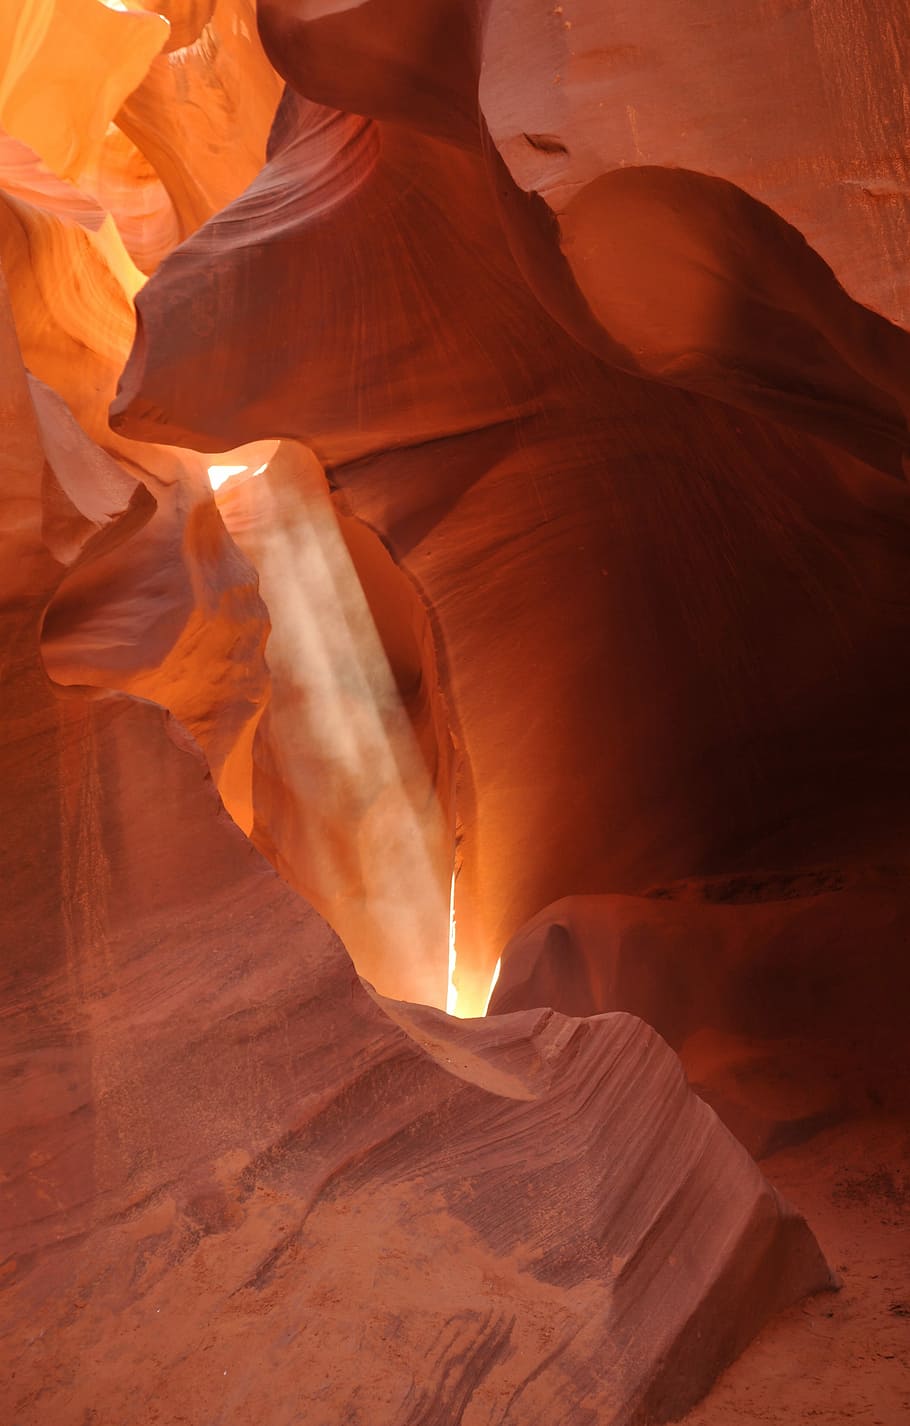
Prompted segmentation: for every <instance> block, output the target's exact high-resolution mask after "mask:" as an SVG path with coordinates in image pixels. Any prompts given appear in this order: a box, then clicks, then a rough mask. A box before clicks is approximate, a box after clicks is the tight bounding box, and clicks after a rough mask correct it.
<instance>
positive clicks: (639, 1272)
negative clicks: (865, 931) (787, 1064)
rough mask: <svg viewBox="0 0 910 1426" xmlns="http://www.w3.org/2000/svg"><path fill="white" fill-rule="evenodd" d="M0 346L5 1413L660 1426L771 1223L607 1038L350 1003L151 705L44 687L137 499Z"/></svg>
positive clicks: (799, 1276)
mask: <svg viewBox="0 0 910 1426" xmlns="http://www.w3.org/2000/svg"><path fill="white" fill-rule="evenodd" d="M0 332H2V342H3V359H4V360H3V366H2V368H0V370H2V373H3V376H2V380H3V389H2V393H0V395H2V402H3V409H4V411H5V412H6V413H7V420H8V423H9V440H8V442H7V445H6V447H5V449H4V455H3V490H4V498H5V504H4V509H5V511H6V512H7V513H6V518H5V520H4V524H3V526H2V538H3V541H4V561H3V571H4V584H3V588H2V603H0V618H2V623H0V639H2V644H0V650H2V661H0V668H2V676H3V707H4V725H3V739H2V742H0V771H2V776H0V789H2V791H0V798H2V803H3V806H2V815H0V829H2V830H0V864H2V879H3V884H4V886H5V887H6V888H7V891H8V900H7V901H6V904H5V907H4V927H3V939H4V944H5V946H6V947H7V956H6V960H5V964H4V968H3V999H4V1006H5V1011H6V1014H5V1016H4V1030H3V1042H2V1048H0V1056H2V1062H3V1065H4V1070H5V1077H6V1078H7V1080H8V1082H9V1083H10V1084H11V1085H12V1086H13V1090H12V1093H10V1094H8V1095H7V1096H6V1097H5V1098H4V1102H3V1124H2V1130H3V1143H4V1164H5V1171H4V1190H3V1191H4V1197H5V1199H6V1202H5V1204H4V1209H3V1213H2V1223H3V1252H4V1289H5V1294H6V1301H7V1304H8V1311H7V1312H6V1313H5V1314H4V1323H5V1326H4V1329H3V1336H2V1343H3V1356H4V1372H3V1380H4V1388H3V1391H4V1397H5V1408H4V1409H5V1414H6V1415H7V1416H8V1417H9V1419H15V1420H17V1421H19V1422H22V1423H24V1426H30V1423H37V1422H38V1421H46V1420H47V1419H48V1415H49V1414H50V1416H51V1417H52V1418H53V1419H54V1421H55V1422H59V1423H60V1426H71V1423H72V1426H75V1423H77V1422H78V1423H82V1422H84V1421H85V1420H86V1419H87V1417H92V1416H99V1417H101V1418H105V1417H109V1418H110V1419H114V1418H116V1419H118V1420H124V1421H125V1420H129V1421H136V1422H138V1421H144V1420H151V1419H152V1418H153V1417H155V1416H158V1415H161V1414H162V1413H163V1414H164V1415H165V1416H166V1417H167V1418H168V1419H177V1418H178V1417H179V1416H180V1415H183V1416H185V1417H186V1416H188V1418H189V1419H190V1420H193V1421H199V1422H202V1421H207V1420H212V1419H213V1418H214V1417H215V1416H216V1415H218V1414H221V1413H223V1412H224V1411H225V1410H227V1411H230V1412H231V1413H232V1414H234V1415H239V1416H243V1417H246V1418H248V1419H250V1420H265V1419H268V1420H269V1421H270V1422H272V1423H277V1422H283V1421H286V1422H290V1421H292V1420H295V1419H300V1417H301V1415H302V1416H304V1417H305V1418H306V1419H315V1417H316V1416H318V1415H322V1416H324V1417H325V1419H330V1420H347V1421H352V1420H356V1419H366V1418H367V1416H368V1417H369V1419H370V1421H371V1422H376V1423H385V1422H387V1423H389V1426H391V1424H392V1423H401V1422H404V1421H411V1422H414V1423H417V1422H425V1421H428V1420H430V1419H434V1420H440V1421H452V1422H454V1421H458V1420H463V1419H466V1413H467V1412H468V1411H469V1410H470V1413H471V1414H472V1415H474V1416H475V1417H476V1418H477V1419H481V1420H486V1419H490V1418H491V1414H492V1413H493V1412H494V1411H499V1410H501V1409H502V1408H503V1406H505V1409H506V1410H507V1411H512V1410H514V1409H517V1408H518V1403H519V1402H520V1409H521V1411H522V1413H523V1414H525V1416H526V1417H527V1418H528V1419H537V1420H543V1419H550V1418H551V1417H552V1414H553V1412H554V1411H555V1410H559V1411H561V1412H568V1413H569V1414H570V1415H571V1416H572V1418H573V1419H574V1420H576V1421H578V1422H586V1421H587V1422H591V1423H592V1426H593V1423H594V1422H595V1421H597V1420H601V1419H603V1417H604V1414H605V1413H606V1414H609V1416H610V1418H611V1419H612V1420H614V1421H616V1422H617V1423H619V1422H631V1421H632V1420H633V1419H640V1418H641V1416H642V1415H645V1416H649V1417H651V1418H654V1417H658V1418H661V1419H663V1418H666V1417H668V1416H672V1415H673V1414H674V1413H675V1412H678V1411H679V1410H680V1409H681V1408H683V1407H685V1406H686V1405H687V1404H688V1403H689V1402H690V1401H692V1400H693V1399H694V1398H696V1397H697V1396H698V1395H699V1394H700V1392H702V1391H703V1390H704V1388H705V1386H706V1385H707V1383H708V1382H709V1381H710V1380H711V1378H712V1376H713V1375H714V1374H715V1373H716V1371H717V1370H718V1368H719V1367H720V1366H722V1365H723V1363H724V1362H725V1361H727V1360H728V1359H729V1358H730V1356H731V1355H733V1354H734V1353H735V1352H736V1351H737V1350H738V1349H739V1348H740V1347H741V1346H742V1344H743V1342H744V1341H745V1340H746V1339H747V1338H748V1337H749V1336H750V1335H751V1333H752V1332H754V1330H755V1328H756V1327H757V1326H758V1325H759V1323H760V1322H761V1321H762V1319H763V1318H764V1316H765V1315H766V1314H767V1313H768V1311H769V1310H773V1309H774V1308H776V1307H778V1306H780V1305H782V1304H784V1303H786V1302H788V1301H790V1300H792V1299H793V1298H794V1297H796V1296H798V1295H800V1294H802V1293H804V1292H805V1291H807V1290H811V1289H814V1288H819V1287H821V1286H824V1285H825V1284H826V1283H827V1282H828V1280H829V1278H828V1272H827V1269H826V1268H825V1266H824V1263H823V1260H822V1258H821V1255H820V1253H819V1251H818V1248H817V1246H816V1244H815V1242H814V1239H813V1238H812V1236H811V1234H810V1233H809V1231H808V1229H807V1228H806V1226H805V1224H804V1223H803V1222H802V1220H801V1219H799V1218H798V1217H797V1216H795V1215H794V1214H793V1212H792V1210H789V1209H788V1208H786V1207H785V1206H784V1205H783V1204H782V1203H781V1201H780V1200H779V1199H778V1197H777V1195H776V1194H775V1193H774V1192H773V1191H772V1190H770V1189H769V1188H768V1187H767V1186H766V1185H765V1184H764V1183H763V1181H762V1179H761V1177H760V1175H759V1174H758V1171H757V1170H756V1169H755V1167H754V1165H752V1164H751V1162H750V1161H749V1159H748V1157H747V1156H746V1155H745V1153H744V1152H743V1151H742V1150H741V1149H740V1148H739V1147H738V1146H737V1145H736V1143H735V1142H734V1140H733V1139H732V1138H731V1137H730V1136H729V1135H728V1134H727V1132H726V1131H725V1130H724V1129H723V1128H722V1127H721V1125H720V1124H719V1122H718V1120H717V1119H716V1118H715V1116H714V1115H713V1113H712V1112H711V1111H710V1110H709V1109H708V1108H707V1107H706V1106H704V1105H703V1104H702V1103H701V1102H700V1101H699V1100H698V1099H696V1098H695V1096H694V1095H692V1094H691V1092H690V1091H688V1090H687V1088H686V1086H685V1083H684V1080H683V1076H682V1073H681V1070H680V1068H679V1065H678V1062H677V1061H676V1059H675V1057H674V1056H673V1055H672V1053H671V1052H670V1051H669V1050H668V1049H667V1047H666V1046H665V1045H664V1044H663V1042H662V1041H661V1040H660V1039H659V1037H658V1036H657V1035H656V1034H655V1033H654V1032H653V1031H652V1030H650V1029H649V1028H648V1027H646V1026H644V1025H643V1024H642V1023H641V1022H640V1021H637V1020H635V1019H633V1018H631V1017H626V1016H611V1017H606V1018H603V1019H599V1020H594V1021H577V1020H567V1019H565V1018H563V1017H560V1016H558V1015H553V1014H552V1013H550V1012H546V1013H545V1014H544V1015H542V1016H541V1015H537V1014H531V1015H520V1016H513V1017H507V1018H505V1019H495V1020H490V1021H480V1022H474V1023H473V1024H464V1023H461V1022H455V1021H452V1020H450V1019H449V1018H447V1017H445V1016H443V1015H441V1014H439V1013H438V1012H432V1011H429V1010H423V1009H420V1008H417V1007H405V1006H399V1005H396V1004H394V1003H391V1002H389V1003H387V1004H385V1005H384V1004H383V1003H381V1002H379V1001H377V1000H376V999H375V998H374V997H373V996H371V995H370V994H368V993H367V991H366V989H365V988H364V987H363V985H362V984H361V982H360V980H359V979H358V977H357V975H356V973H355V972H354V971H353V967H352V966H351V963H350V961H349V960H348V959H347V957H346V955H345V954H344V951H343V950H342V948H341V946H340V944H339V942H338V941H337V939H336V938H335V937H334V936H333V935H332V933H331V932H330V931H329V929H328V927H327V926H326V925H325V923H324V922H322V921H320V919H319V918H318V917H317V916H316V915H315V914H314V912H313V911H312V910H311V909H310V908H309V907H308V906H307V905H306V903H304V902H303V901H301V900H300V899H299V898H298V897H297V896H296V895H295V894H294V893H293V892H291V891H290V890H289V889H288V888H287V887H286V886H285V885H284V884H283V883H282V882H281V881H280V880H279V879H278V877H276V876H275V875H274V873H273V872H272V871H271V870H270V869H269V868H268V867H267V866H266V865H265V864H264V863H263V862H262V861H261V860H260V858H259V857H258V856H257V855H256V853H255V852H254V851H253V849H252V848H251V847H250V845H249V843H248V841H247V840H246V838H245V837H244V836H243V835H242V834H241V833H240V832H239V831H238V830H237V829H236V828H235V827H234V826H233V825H232V824H231V823H230V822H229V821H228V820H227V819H226V818H225V817H224V816H223V815H222V816H219V804H218V801H217V798H216V797H215V795H214V793H213V790H212V788H211V784H210V781H209V778H208V775H207V772H206V769H205V765H204V763H203V761H202V759H201V758H200V757H199V756H198V754H197V753H196V752H195V749H194V748H193V747H192V745H191V744H190V743H189V742H188V740H187V739H186V737H185V735H184V734H182V733H181V731H180V730H179V728H178V727H177V726H176V725H175V724H174V723H173V722H171V720H170V719H169V718H168V717H167V715H166V714H164V713H163V712H162V710H160V709H158V708H156V707H154V706H152V705H150V704H147V703H137V702H135V701H133V700H129V699H124V698H119V697H110V696H104V695H101V696H94V697H90V696H86V694H85V693H84V692H82V691H74V692H72V693H65V692H62V691H61V690H59V689H54V688H53V687H52V685H51V684H50V683H49V682H48V680H47V678H46V676H45V674H44V672H43V670H42V668H41V665H40V660H39V648H38V636H39V629H40V623H41V618H42V613H43V609H44V606H45V605H46V602H47V600H48V599H49V598H50V596H51V594H52V593H53V591H54V589H55V588H56V587H57V585H58V583H59V582H60V580H61V579H65V577H66V571H67V570H68V569H69V568H70V567H73V566H78V565H80V564H84V563H87V562H88V561H90V560H91V559H92V558H93V557H95V556H96V555H98V554H99V553H101V552H102V551H103V550H104V549H105V548H108V547H110V544H111V542H118V541H126V542H128V541H129V540H130V539H131V537H132V536H133V534H134V532H135V530H136V528H137V525H138V523H139V522H140V521H141V520H143V519H145V518H147V516H148V513H149V505H150V501H149V497H148V495H147V493H146V492H145V490H144V488H143V487H142V486H141V485H139V484H137V483H136V482H134V481H132V480H131V479H130V478H128V477H126V476H125V475H124V474H123V472H122V471H121V470H120V469H119V468H118V467H117V466H116V464H115V463H114V462H112V461H110V460H108V459H103V458H99V453H98V451H97V450H96V449H95V448H94V447H93V445H92V444H91V442H90V441H89V440H88V439H87V438H86V437H85V436H84V435H83V434H81V433H80V432H79V431H78V428H77V427H76V425H75V422H74V421H73V418H72V417H71V415H70V414H69V413H68V412H67V410H66V408H65V406H64V405H63V403H62V402H61V401H60V399H59V398H58V397H56V396H54V395H53V393H51V392H49V391H47V390H46V388H43V387H41V386H40V385H39V384H38V383H34V382H31V383H30V382H28V381H27V379H26V375H25V372H24V370H23V369H22V367H21V366H20V365H19V363H18V360H17V355H16V349H15V340H14V337H13V331H12V324H11V322H10V320H9V315H8V313H7V312H6V311H4V312H3V327H2V329H0ZM37 849H40V855H41V863H42V864H41V875H40V876H36V875H35V869H34V855H35V851H36V850H37ZM355 1303H356V1304H357V1307H356V1309H354V1308H353V1306H352V1305H353V1304H355ZM352 1311H353V1313H354V1319H353V1321H352ZM355 1322H356V1326H355V1325H354V1323H355ZM39 1324H40V1325H39ZM695 1342H697V1343H698V1346H697V1350H696V1349H694V1343H695Z"/></svg>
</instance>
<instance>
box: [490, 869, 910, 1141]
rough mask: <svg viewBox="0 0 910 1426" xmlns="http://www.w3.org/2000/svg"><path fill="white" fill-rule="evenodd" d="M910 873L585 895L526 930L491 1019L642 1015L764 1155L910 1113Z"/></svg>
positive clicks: (853, 872) (755, 878) (510, 951)
mask: <svg viewBox="0 0 910 1426" xmlns="http://www.w3.org/2000/svg"><path fill="white" fill-rule="evenodd" d="M908 917H910V896H908V883H907V876H906V872H905V871H903V872H902V871H899V870H897V869H894V868H892V869H890V870H889V869H875V868H850V869H843V868H832V869H823V870H821V871H817V872H815V873H807V874H804V875H803V876H798V877H792V876H791V877H788V876H784V877H775V876H773V875H770V874H765V875H761V874H753V875H747V876H742V877H738V878H727V879H718V880H716V881H707V882H702V883H690V884H683V885H681V886H676V887H670V888H662V889H661V890H660V891H659V892H656V893H653V894H652V895H651V896H648V897H631V896H575V897H566V898H565V899H564V900H563V901H560V902H558V903H556V904H555V905H554V906H550V907H546V908H545V909H544V910H543V911H541V912H540V913H539V914H538V915H537V916H535V917H534V918H533V919H532V921H531V922H529V924H528V925H527V926H526V927H523V928H522V930H521V931H520V932H519V933H518V935H517V936H515V937H513V939H512V941H511V942H510V943H509V945H508V946H507V947H506V949H505V951H504V952H503V957H502V969H501V972H500V975H499V979H498V982H497V985H496V988H495V990H494V992H493V995H492V998H491V1001H490V1013H491V1014H498V1013H507V1012H509V1011H512V1010H516V1009H527V1008H529V1007H531V1006H534V1005H547V1006H553V1007H554V1008H555V1009H557V1010H561V1011H563V1012H564V1013H568V1014H571V1015H594V1014H598V1013H600V1012H603V1011H614V1010H623V1011H627V1012H630V1013H632V1014H635V1015H640V1016H641V1017H642V1018H643V1019H645V1020H647V1021H648V1023H649V1024H651V1025H654V1026H655V1028H656V1029H658V1030H659V1031H660V1033H661V1034H662V1035H663V1036H664V1037H665V1038H666V1039H667V1041H668V1043H669V1044H671V1045H672V1046H673V1048H674V1049H676V1050H677V1051H678V1053H679V1055H680V1057H681V1059H682V1062H683V1065H684V1067H685V1069H686V1072H687V1074H688V1076H689V1080H690V1082H691V1083H692V1084H693V1085H694V1086H695V1087H696V1088H697V1090H698V1092H699V1093H700V1094H701V1095H702V1096H703V1097H705V1098H707V1099H708V1101H709V1103H711V1104H713V1105H714V1107H715V1109H716V1110H717V1111H718V1113H719V1114H720V1116H721V1118H722V1119H724V1121H725V1122H726V1124H727V1125H728V1126H729V1127H730V1128H731V1129H732V1130H733V1132H734V1133H736V1134H737V1136H738V1137H739V1138H740V1139H741V1140H742V1141H743V1142H744V1143H745V1144H746V1145H747V1146H748V1148H749V1149H750V1150H751V1151H752V1152H753V1153H759V1154H767V1153H772V1152H774V1151H775V1150H776V1149H780V1148H782V1147H784V1146H785V1145H787V1144H793V1143H800V1142H801V1141H803V1140H805V1139H808V1138H810V1137H811V1136H812V1135H813V1134H816V1133H818V1132H819V1131H820V1130H821V1129H823V1128H824V1127H826V1126H827V1125H830V1124H833V1123H840V1122H843V1121H849V1120H853V1121H855V1120H856V1119H857V1118H859V1117H862V1116H864V1115H865V1116H868V1115H869V1114H870V1113H878V1112H887V1113H890V1114H891V1115H894V1116H901V1115H906V1114H907V1112H908V1110H910V1103H908V1098H907V1086H906V1080H905V1076H904V1074H903V1069H902V1066H903V1063H904V1059H905V1055H906V1036H905V1006H906V1004H907V1001H908V998H910V971H908V967H907V958H906V954H905V946H906V941H907V925H908Z"/></svg>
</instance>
